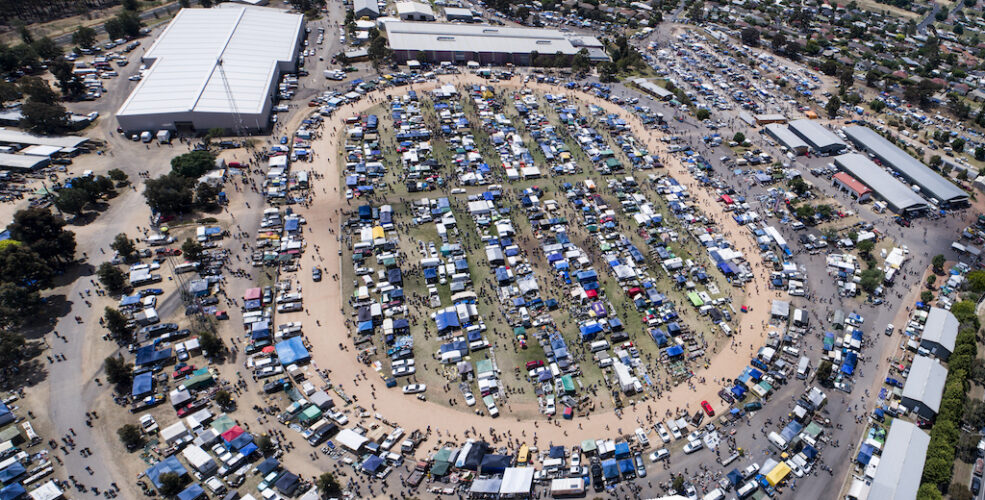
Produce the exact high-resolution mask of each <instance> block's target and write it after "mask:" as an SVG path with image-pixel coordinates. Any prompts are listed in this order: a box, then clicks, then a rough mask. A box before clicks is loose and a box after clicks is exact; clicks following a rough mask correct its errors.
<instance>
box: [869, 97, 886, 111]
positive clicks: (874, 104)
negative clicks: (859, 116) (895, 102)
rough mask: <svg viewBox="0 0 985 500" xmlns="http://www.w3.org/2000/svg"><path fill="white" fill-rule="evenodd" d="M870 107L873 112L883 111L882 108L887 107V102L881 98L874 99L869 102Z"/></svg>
mask: <svg viewBox="0 0 985 500" xmlns="http://www.w3.org/2000/svg"><path fill="white" fill-rule="evenodd" d="M869 109H871V110H872V112H873V113H881V112H882V110H884V109H886V103H885V102H884V101H882V100H881V99H873V100H872V101H871V102H869Z"/></svg>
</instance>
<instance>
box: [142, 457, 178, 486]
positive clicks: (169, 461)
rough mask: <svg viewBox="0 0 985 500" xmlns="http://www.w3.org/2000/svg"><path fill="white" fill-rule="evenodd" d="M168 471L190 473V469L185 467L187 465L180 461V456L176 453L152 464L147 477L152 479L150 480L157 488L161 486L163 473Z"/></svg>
mask: <svg viewBox="0 0 985 500" xmlns="http://www.w3.org/2000/svg"><path fill="white" fill-rule="evenodd" d="M166 472H173V473H175V474H177V475H179V476H186V475H188V469H185V466H184V465H181V462H179V461H178V457H177V456H175V455H171V456H170V457H168V458H165V459H164V460H161V461H160V462H158V463H156V464H154V465H152V466H151V467H150V468H148V469H147V471H146V472H145V474H146V476H147V478H148V479H150V482H151V483H152V484H153V485H154V487H155V488H160V487H161V480H160V477H161V474H164V473H166Z"/></svg>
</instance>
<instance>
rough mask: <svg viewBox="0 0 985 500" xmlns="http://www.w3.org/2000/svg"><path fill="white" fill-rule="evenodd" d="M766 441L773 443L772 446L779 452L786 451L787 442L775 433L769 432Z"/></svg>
mask: <svg viewBox="0 0 985 500" xmlns="http://www.w3.org/2000/svg"><path fill="white" fill-rule="evenodd" d="M767 439H769V440H770V443H773V445H774V446H776V447H777V448H779V449H780V451H784V450H786V449H787V440H786V439H783V436H781V435H779V434H777V433H776V432H771V433H770V434H769V436H767Z"/></svg>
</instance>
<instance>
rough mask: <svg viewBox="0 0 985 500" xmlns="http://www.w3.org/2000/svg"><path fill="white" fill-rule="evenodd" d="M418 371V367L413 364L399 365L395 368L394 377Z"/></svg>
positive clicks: (406, 375)
mask: <svg viewBox="0 0 985 500" xmlns="http://www.w3.org/2000/svg"><path fill="white" fill-rule="evenodd" d="M416 372H417V368H416V367H413V366H398V367H396V368H394V369H393V376H394V377H408V376H410V375H413V374H414V373H416Z"/></svg>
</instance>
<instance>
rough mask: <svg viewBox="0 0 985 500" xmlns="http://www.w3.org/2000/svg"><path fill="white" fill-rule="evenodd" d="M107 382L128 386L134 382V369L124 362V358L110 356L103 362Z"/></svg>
mask: <svg viewBox="0 0 985 500" xmlns="http://www.w3.org/2000/svg"><path fill="white" fill-rule="evenodd" d="M103 371H104V372H106V380H109V383H111V384H116V385H126V384H129V383H130V382H131V381H133V367H132V366H130V365H129V364H127V362H126V361H124V360H123V356H109V357H108V358H106V359H105V360H103Z"/></svg>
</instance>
